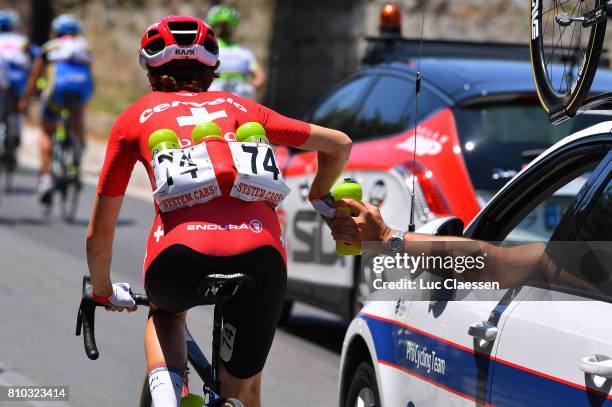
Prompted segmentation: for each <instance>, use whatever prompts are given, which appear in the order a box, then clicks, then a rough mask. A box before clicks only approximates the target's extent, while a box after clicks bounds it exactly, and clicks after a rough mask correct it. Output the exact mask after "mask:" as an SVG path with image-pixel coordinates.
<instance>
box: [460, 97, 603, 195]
mask: <svg viewBox="0 0 612 407" xmlns="http://www.w3.org/2000/svg"><path fill="white" fill-rule="evenodd" d="M454 112H455V117H456V119H457V129H458V131H459V140H460V143H461V151H462V153H463V157H464V159H465V163H466V166H467V169H468V172H469V174H470V177H471V179H472V183H473V185H474V188H475V189H476V190H479V191H497V190H499V189H500V188H501V187H502V186H503V185H504V184H505V183H506V182H508V180H509V179H510V178H512V177H513V176H514V175H516V173H517V172H518V171H519V170H520V169H521V167H522V166H523V165H525V164H526V163H527V162H528V161H529V160H530V159H531V158H533V156H534V154H537V153H538V150H542V149H545V148H548V147H550V146H551V145H552V144H554V143H556V142H557V141H559V140H561V139H562V138H563V137H566V136H568V135H570V134H572V133H574V132H576V131H578V130H582V129H584V128H587V127H589V126H592V125H594V124H597V123H600V122H602V121H605V120H612V115H610V114H607V112H598V113H597V114H592V113H589V114H582V115H579V116H577V117H574V118H572V119H570V120H568V121H566V122H564V123H562V124H559V125H557V126H553V125H551V124H550V123H549V121H548V117H547V115H546V113H545V112H544V110H543V109H542V107H541V106H540V105H539V104H535V103H534V104H521V103H508V104H489V105H478V106H469V107H459V108H455V109H454Z"/></svg>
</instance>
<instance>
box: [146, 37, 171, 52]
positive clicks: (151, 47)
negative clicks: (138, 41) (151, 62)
mask: <svg viewBox="0 0 612 407" xmlns="http://www.w3.org/2000/svg"><path fill="white" fill-rule="evenodd" d="M165 47H166V43H165V42H164V40H163V39H162V38H158V39H156V40H153V41H151V43H149V44H147V46H146V47H145V48H144V51H145V52H146V53H147V54H149V55H155V54H157V53H158V52H160V51H163V50H164V48H165Z"/></svg>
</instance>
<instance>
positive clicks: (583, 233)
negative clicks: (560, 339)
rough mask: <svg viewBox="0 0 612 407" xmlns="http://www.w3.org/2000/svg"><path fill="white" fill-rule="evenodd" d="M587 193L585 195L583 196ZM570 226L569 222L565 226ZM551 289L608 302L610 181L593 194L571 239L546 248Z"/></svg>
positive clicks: (611, 288) (611, 293) (611, 295)
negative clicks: (550, 269) (587, 209)
mask: <svg viewBox="0 0 612 407" xmlns="http://www.w3.org/2000/svg"><path fill="white" fill-rule="evenodd" d="M587 196H588V195H587ZM568 226H569V227H572V226H573V225H568ZM546 253H547V255H548V258H549V259H550V265H551V266H550V265H549V266H548V268H552V269H553V270H555V272H554V273H549V276H550V277H549V278H550V283H551V288H552V289H554V290H561V291H567V292H570V293H573V294H577V295H579V296H580V297H587V298H594V299H602V300H604V301H609V302H612V180H611V179H610V178H609V177H608V180H607V182H606V185H605V186H604V187H603V189H602V190H601V192H600V193H599V194H598V195H595V198H594V202H592V203H591V206H590V209H589V212H588V213H587V215H586V217H585V218H584V220H583V221H582V223H581V225H580V226H579V229H578V233H577V234H576V238H575V241H571V242H550V243H549V244H548V245H547V247H546Z"/></svg>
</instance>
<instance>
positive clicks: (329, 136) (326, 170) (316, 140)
mask: <svg viewBox="0 0 612 407" xmlns="http://www.w3.org/2000/svg"><path fill="white" fill-rule="evenodd" d="M351 146H352V142H351V139H350V138H349V137H348V136H347V135H346V134H344V133H342V132H341V131H338V130H334V129H328V128H326V127H321V126H317V125H316V124H311V125H310V137H308V139H307V140H306V142H305V143H304V144H302V145H301V146H300V147H299V148H301V149H304V150H315V151H317V173H316V174H315V177H314V180H313V181H312V184H311V186H310V192H309V194H308V199H310V200H314V199H318V198H321V197H323V196H324V195H326V194H327V193H328V192H329V190H330V189H331V187H332V185H333V184H334V182H336V179H337V178H338V177H339V176H340V174H341V173H342V171H343V170H344V167H345V165H346V162H347V161H348V158H349V155H350V154H351Z"/></svg>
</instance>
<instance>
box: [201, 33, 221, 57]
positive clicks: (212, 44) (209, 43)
mask: <svg viewBox="0 0 612 407" xmlns="http://www.w3.org/2000/svg"><path fill="white" fill-rule="evenodd" d="M204 49H205V50H206V51H208V52H210V53H211V54H213V55H217V54H218V53H219V46H218V45H217V42H216V41H215V40H213V39H212V38H210V37H208V36H207V37H206V39H205V40H204Z"/></svg>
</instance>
